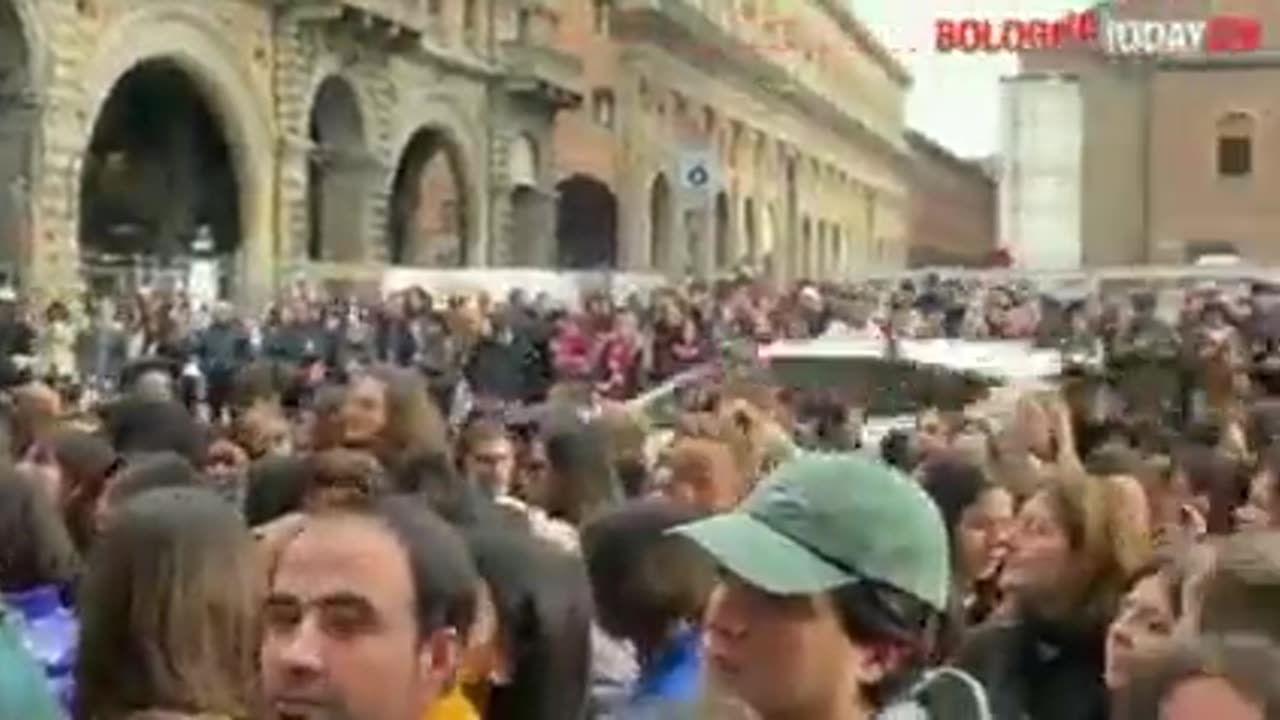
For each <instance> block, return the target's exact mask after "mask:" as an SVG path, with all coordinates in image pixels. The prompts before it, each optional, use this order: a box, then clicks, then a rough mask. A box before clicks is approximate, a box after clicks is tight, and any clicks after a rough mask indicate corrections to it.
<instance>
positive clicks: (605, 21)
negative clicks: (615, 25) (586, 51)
mask: <svg viewBox="0 0 1280 720" xmlns="http://www.w3.org/2000/svg"><path fill="white" fill-rule="evenodd" d="M609 10H610V8H609V0H592V5H591V24H592V27H594V28H595V31H596V34H597V35H608V34H609Z"/></svg>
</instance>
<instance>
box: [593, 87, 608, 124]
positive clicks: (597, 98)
mask: <svg viewBox="0 0 1280 720" xmlns="http://www.w3.org/2000/svg"><path fill="white" fill-rule="evenodd" d="M591 114H592V116H593V117H594V118H595V121H596V123H597V124H598V125H600V126H601V127H607V128H611V127H613V91H612V90H609V89H607V88H599V89H597V90H596V91H594V92H593V93H591Z"/></svg>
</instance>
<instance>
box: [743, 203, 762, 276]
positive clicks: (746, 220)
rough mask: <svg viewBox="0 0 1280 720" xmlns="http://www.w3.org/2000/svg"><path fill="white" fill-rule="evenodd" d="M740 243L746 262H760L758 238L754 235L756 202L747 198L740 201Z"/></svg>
mask: <svg viewBox="0 0 1280 720" xmlns="http://www.w3.org/2000/svg"><path fill="white" fill-rule="evenodd" d="M742 241H743V244H744V245H745V247H746V255H747V261H748V262H750V263H753V264H754V263H757V262H759V261H760V238H759V237H758V236H757V235H756V201H755V200H753V199H752V198H750V197H748V198H746V199H745V200H743V201H742Z"/></svg>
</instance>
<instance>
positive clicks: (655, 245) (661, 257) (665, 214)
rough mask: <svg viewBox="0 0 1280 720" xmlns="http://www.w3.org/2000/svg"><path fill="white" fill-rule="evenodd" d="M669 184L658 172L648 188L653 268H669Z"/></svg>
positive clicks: (650, 245)
mask: <svg viewBox="0 0 1280 720" xmlns="http://www.w3.org/2000/svg"><path fill="white" fill-rule="evenodd" d="M671 224H672V215H671V186H670V185H669V184H668V183H667V176H666V175H663V174H662V173H658V176H657V177H655V178H654V179H653V185H652V186H651V187H650V189H649V264H650V265H651V266H653V268H654V269H655V270H669V269H671V267H670V266H671V260H672V257H671V254H672V247H671V235H672V232H671Z"/></svg>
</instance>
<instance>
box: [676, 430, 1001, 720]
mask: <svg viewBox="0 0 1280 720" xmlns="http://www.w3.org/2000/svg"><path fill="white" fill-rule="evenodd" d="M673 532H675V533H676V534H679V535H683V536H684V537H687V538H689V539H690V540H692V541H694V542H695V543H697V544H698V545H700V546H701V547H702V548H703V549H704V550H705V551H706V552H707V553H709V554H710V555H711V556H712V557H713V558H714V559H715V560H716V561H717V562H718V563H719V565H720V567H721V569H722V576H721V580H720V582H719V583H718V584H717V586H716V588H715V590H714V591H713V592H712V595H711V598H710V601H709V603H708V607H707V612H706V617H705V623H704V624H705V639H704V647H703V650H704V657H705V660H704V662H705V667H704V675H705V676H706V681H707V685H708V691H709V692H710V693H711V694H721V693H723V694H726V695H729V696H732V697H733V698H735V699H737V700H741V701H743V702H745V703H746V704H747V705H749V706H750V707H751V708H752V709H753V710H754V711H755V713H756V714H757V715H758V716H759V718H760V720H774V719H775V718H805V719H806V720H855V719H856V720H860V719H862V718H871V717H880V718H884V717H895V718H897V717H905V718H930V717H933V718H938V717H943V716H944V715H941V714H938V713H937V712H935V706H937V707H938V708H945V713H946V714H945V717H963V718H973V717H983V716H985V715H986V713H985V695H984V694H983V693H982V690H981V687H980V686H978V685H977V684H976V682H974V681H973V680H972V679H971V678H968V677H967V676H963V675H962V674H961V673H958V672H957V673H953V674H954V675H955V676H956V677H960V678H962V680H961V681H960V682H959V683H958V685H960V686H963V687H962V691H961V692H960V693H957V694H949V696H948V697H947V698H946V699H945V701H942V702H936V703H935V702H934V701H933V698H926V697H925V693H924V692H923V690H925V689H927V688H926V686H928V685H934V684H935V683H932V682H926V683H922V682H921V681H922V680H923V679H924V678H925V673H924V670H925V663H926V662H927V658H928V657H929V655H930V653H931V651H932V645H933V637H934V636H935V635H936V634H937V633H936V628H937V626H938V624H939V620H940V618H941V617H942V614H943V613H944V612H945V609H946V607H947V596H948V592H949V589H950V586H951V571H950V566H949V560H948V557H949V554H948V546H947V534H946V529H945V527H944V525H943V521H942V518H941V516H940V514H939V511H938V509H937V508H936V506H935V505H934V504H933V503H932V502H931V501H930V500H929V498H928V496H926V495H925V493H924V491H923V490H921V489H920V488H919V486H917V485H916V484H915V483H913V482H912V481H910V480H909V479H908V478H907V477H906V476H905V475H902V474H901V473H899V472H897V471H895V470H893V469H892V468H890V467H889V466H888V465H885V464H883V463H881V462H878V461H876V460H875V459H874V458H871V457H864V456H861V455H854V454H812V455H804V456H801V457H799V458H798V459H795V460H792V461H789V462H787V463H785V464H783V465H782V466H780V467H779V468H778V469H777V470H775V471H774V473H773V474H772V475H771V476H770V477H769V478H767V479H766V480H765V481H763V482H762V483H761V484H760V485H759V486H757V487H756V489H755V490H754V491H753V492H752V493H751V494H750V495H748V496H747V498H746V499H745V500H744V501H743V502H742V504H741V505H739V507H738V508H737V509H736V510H734V511H733V512H730V513H727V514H723V515H719V516H716V517H712V518H709V519H706V520H701V521H698V522H694V523H691V524H688V525H683V526H680V527H678V528H676V529H675V530H673ZM953 684H955V683H953ZM937 699H939V700H942V698H941V697H938V698H937Z"/></svg>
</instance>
